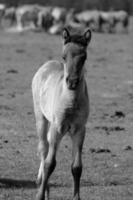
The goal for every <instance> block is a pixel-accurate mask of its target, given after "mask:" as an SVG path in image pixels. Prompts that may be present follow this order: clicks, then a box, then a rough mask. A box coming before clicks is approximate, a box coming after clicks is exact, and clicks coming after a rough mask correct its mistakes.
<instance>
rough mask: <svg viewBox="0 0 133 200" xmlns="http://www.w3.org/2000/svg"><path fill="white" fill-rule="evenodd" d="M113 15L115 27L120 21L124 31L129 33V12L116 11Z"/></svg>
mask: <svg viewBox="0 0 133 200" xmlns="http://www.w3.org/2000/svg"><path fill="white" fill-rule="evenodd" d="M113 16H114V23H115V27H116V25H117V24H118V23H120V24H121V26H122V28H123V30H124V32H126V33H127V32H128V25H129V15H128V13H127V12H126V11H124V10H120V11H114V12H113Z"/></svg>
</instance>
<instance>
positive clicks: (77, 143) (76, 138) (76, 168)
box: [71, 128, 85, 200]
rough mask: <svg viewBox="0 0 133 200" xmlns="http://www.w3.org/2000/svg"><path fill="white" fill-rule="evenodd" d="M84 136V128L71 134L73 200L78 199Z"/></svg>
mask: <svg viewBox="0 0 133 200" xmlns="http://www.w3.org/2000/svg"><path fill="white" fill-rule="evenodd" d="M84 136H85V128H83V129H82V130H80V131H78V132H77V133H75V134H74V135H72V148H73V152H72V153H73V162H72V168H71V170H72V175H73V180H74V193H73V200H80V177H81V174H82V147H83V142H84Z"/></svg>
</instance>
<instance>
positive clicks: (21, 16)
mask: <svg viewBox="0 0 133 200" xmlns="http://www.w3.org/2000/svg"><path fill="white" fill-rule="evenodd" d="M40 10H41V6H38V5H36V4H35V5H23V6H20V7H18V8H17V9H16V21H17V28H18V30H20V31H22V30H23V29H24V26H25V25H27V24H30V27H31V28H36V27H37V22H38V13H39V11H40Z"/></svg>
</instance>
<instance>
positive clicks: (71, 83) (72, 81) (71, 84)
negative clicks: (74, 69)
mask: <svg viewBox="0 0 133 200" xmlns="http://www.w3.org/2000/svg"><path fill="white" fill-rule="evenodd" d="M66 83H67V85H68V88H69V89H71V90H74V89H76V88H77V86H78V84H79V78H69V77H67V78H66Z"/></svg>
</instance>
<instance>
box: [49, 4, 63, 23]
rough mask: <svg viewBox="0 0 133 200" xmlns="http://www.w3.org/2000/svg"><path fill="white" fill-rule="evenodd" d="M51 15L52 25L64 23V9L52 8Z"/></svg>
mask: <svg viewBox="0 0 133 200" xmlns="http://www.w3.org/2000/svg"><path fill="white" fill-rule="evenodd" d="M51 14H52V16H53V18H54V24H57V23H65V20H66V15H67V10H66V9H65V8H62V7H53V9H52V12H51Z"/></svg>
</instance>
